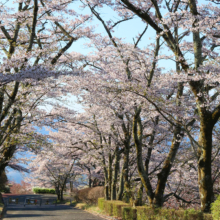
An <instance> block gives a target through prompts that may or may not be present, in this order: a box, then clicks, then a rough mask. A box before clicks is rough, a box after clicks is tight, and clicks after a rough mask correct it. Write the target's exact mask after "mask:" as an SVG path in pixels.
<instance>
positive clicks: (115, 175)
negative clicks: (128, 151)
mask: <svg viewBox="0 0 220 220" xmlns="http://www.w3.org/2000/svg"><path fill="white" fill-rule="evenodd" d="M119 162H120V155H119V147H118V146H117V147H116V149H115V165H114V172H113V178H112V185H111V187H112V189H111V200H116V194H117V180H118V172H119Z"/></svg>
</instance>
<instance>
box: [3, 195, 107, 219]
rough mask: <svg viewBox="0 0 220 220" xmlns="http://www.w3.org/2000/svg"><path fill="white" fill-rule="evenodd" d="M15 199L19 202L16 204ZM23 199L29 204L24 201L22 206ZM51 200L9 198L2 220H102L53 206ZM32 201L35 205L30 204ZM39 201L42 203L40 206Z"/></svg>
mask: <svg viewBox="0 0 220 220" xmlns="http://www.w3.org/2000/svg"><path fill="white" fill-rule="evenodd" d="M9 198H10V197H8V199H9ZM16 198H18V200H19V201H18V204H16ZM25 198H26V199H27V198H29V199H30V200H29V204H27V201H26V204H25V206H24V201H25ZM52 199H54V197H52V196H39V195H29V196H27V195H25V196H24V195H22V196H11V204H8V205H7V208H6V213H5V214H4V218H3V220H103V218H100V217H98V216H95V215H92V214H90V213H87V212H85V211H83V210H79V209H76V208H73V207H71V206H68V205H58V204H57V205H54V204H53V203H52ZM32 200H33V201H36V202H37V204H36V205H35V204H32V202H31V201H32ZM39 201H42V202H41V203H42V204H41V206H40V202H39ZM48 201H49V202H48Z"/></svg>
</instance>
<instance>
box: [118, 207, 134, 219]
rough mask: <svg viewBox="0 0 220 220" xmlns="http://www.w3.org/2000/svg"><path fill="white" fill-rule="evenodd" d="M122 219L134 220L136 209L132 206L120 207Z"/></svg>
mask: <svg viewBox="0 0 220 220" xmlns="http://www.w3.org/2000/svg"><path fill="white" fill-rule="evenodd" d="M122 219H123V220H136V219H137V209H136V208H132V207H122Z"/></svg>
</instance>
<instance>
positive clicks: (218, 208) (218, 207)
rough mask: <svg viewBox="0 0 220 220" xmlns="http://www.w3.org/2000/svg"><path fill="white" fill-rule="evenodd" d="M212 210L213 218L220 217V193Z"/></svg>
mask: <svg viewBox="0 0 220 220" xmlns="http://www.w3.org/2000/svg"><path fill="white" fill-rule="evenodd" d="M211 212H212V218H213V220H218V219H220V195H219V196H218V197H217V199H216V200H215V202H213V203H212V204H211Z"/></svg>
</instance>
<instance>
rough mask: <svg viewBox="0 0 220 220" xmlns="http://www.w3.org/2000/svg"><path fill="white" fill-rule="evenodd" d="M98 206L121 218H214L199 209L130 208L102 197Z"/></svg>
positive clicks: (146, 219) (144, 219) (205, 219)
mask: <svg viewBox="0 0 220 220" xmlns="http://www.w3.org/2000/svg"><path fill="white" fill-rule="evenodd" d="M98 207H99V208H100V209H101V210H104V211H105V213H106V214H108V215H110V216H116V217H119V218H120V219H121V218H122V219H123V220H215V219H212V216H211V214H203V213H202V212H201V211H200V210H194V209H187V210H183V209H180V210H175V209H165V208H164V209H163V208H161V209H159V208H158V209H155V208H151V207H149V206H137V207H136V208H132V207H131V206H130V205H129V204H127V203H124V202H122V201H105V200H104V198H99V199H98ZM216 219H218V218H216Z"/></svg>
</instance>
